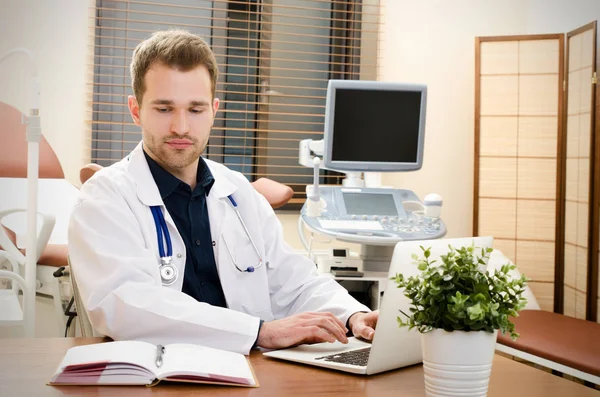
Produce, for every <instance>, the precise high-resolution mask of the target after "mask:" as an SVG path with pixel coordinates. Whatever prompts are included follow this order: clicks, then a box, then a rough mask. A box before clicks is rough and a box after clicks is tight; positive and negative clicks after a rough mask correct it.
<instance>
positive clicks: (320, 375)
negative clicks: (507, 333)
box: [0, 338, 600, 397]
mask: <svg viewBox="0 0 600 397" xmlns="http://www.w3.org/2000/svg"><path fill="white" fill-rule="evenodd" d="M101 340H102V339H100V338H85V339H84V338H76V339H73V338H38V339H0V396H6V397H12V396H113V395H118V396H191V395H196V394H199V393H206V394H207V395H211V396H214V395H228V396H229V395H231V396H305V395H306V396H376V397H385V396H398V395H402V396H403V397H413V396H415V397H417V396H418V397H423V396H425V390H424V383H423V367H422V366H421V365H416V366H412V367H409V368H404V369H401V370H396V371H390V372H387V373H383V374H379V375H372V376H368V377H366V376H362V375H350V374H344V373H341V372H336V371H330V370H325V369H319V368H316V367H310V366H303V365H296V364H292V363H286V362H281V361H276V360H274V359H269V358H266V357H263V356H262V355H261V353H260V352H257V351H254V352H252V354H251V361H252V366H253V367H254V370H255V372H256V376H257V377H258V380H259V382H260V385H261V386H260V388H256V389H250V388H242V387H225V386H206V385H200V386H198V385H181V384H176V383H171V384H160V385H158V386H156V387H153V388H147V387H144V386H125V387H109V386H100V387H96V386H85V387H76V386H61V387H53V386H47V385H46V382H47V381H48V380H49V379H50V377H51V376H52V374H53V373H54V371H55V369H56V367H57V366H58V364H59V363H60V361H61V359H62V358H63V355H64V354H65V352H66V350H67V349H68V348H69V347H72V346H76V345H83V344H89V343H95V342H100V341H101ZM399 391H402V392H401V393H400V394H399ZM488 396H489V397H507V396H508V397H517V396H528V397H538V396H539V397H542V396H543V397H554V396H556V397H559V396H560V397H570V396H573V397H588V396H589V397H599V396H600V391H596V390H593V389H591V388H588V387H585V386H583V385H580V384H577V383H574V382H572V381H569V380H566V379H562V378H559V377H557V376H554V375H551V374H549V373H546V372H543V371H541V370H538V369H535V368H532V367H529V366H527V365H525V364H521V363H517V362H514V361H511V360H509V359H507V358H504V357H501V356H496V357H495V358H494V364H493V369H492V378H491V381H490V388H489V392H488Z"/></svg>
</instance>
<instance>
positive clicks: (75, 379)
mask: <svg viewBox="0 0 600 397" xmlns="http://www.w3.org/2000/svg"><path fill="white" fill-rule="evenodd" d="M161 380H163V381H174V382H192V383H210V384H219V385H230V386H247V387H258V381H257V379H256V377H255V376H254V373H253V371H252V368H251V367H250V362H249V361H248V359H247V358H246V356H244V355H243V354H239V353H232V352H229V351H225V350H219V349H212V348H209V347H203V346H198V345H191V344H171V345H166V346H164V347H163V346H156V345H153V344H151V343H146V342H138V341H120V342H107V343H98V344H92V345H85V346H77V347H72V348H70V349H69V350H68V351H67V354H66V355H65V357H64V358H63V360H62V362H61V363H60V365H59V366H58V369H57V370H56V372H55V374H54V376H53V377H52V380H51V381H50V383H49V384H50V385H155V384H157V383H158V382H160V381H161Z"/></svg>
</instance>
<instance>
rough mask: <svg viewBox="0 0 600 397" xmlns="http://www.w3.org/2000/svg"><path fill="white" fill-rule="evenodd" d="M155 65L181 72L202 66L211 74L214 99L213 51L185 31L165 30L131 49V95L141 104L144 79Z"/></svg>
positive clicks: (144, 88)
mask: <svg viewBox="0 0 600 397" xmlns="http://www.w3.org/2000/svg"><path fill="white" fill-rule="evenodd" d="M155 63H162V64H164V65H166V66H168V67H170V68H174V69H178V70H181V71H184V72H187V71H188V70H192V69H195V68H197V67H198V66H201V65H204V66H206V68H207V69H208V72H209V73H210V79H211V83H212V87H211V92H212V96H213V98H214V97H215V86H216V85H217V77H218V75H219V70H218V68H217V61H216V59H215V55H214V54H213V52H212V50H211V49H210V47H209V46H208V44H207V43H206V41H204V40H203V39H202V38H201V37H199V36H197V35H195V34H192V33H190V32H188V31H185V30H164V31H159V32H155V33H153V34H152V35H151V36H150V37H149V38H147V39H146V40H144V41H142V42H141V43H140V44H138V45H137V47H135V50H133V59H132V60H131V66H130V70H131V83H132V86H133V94H134V95H135V97H136V98H137V100H138V103H139V105H140V106H141V104H142V97H143V96H144V92H145V91H146V84H145V81H144V77H145V76H146V73H147V72H148V69H150V67H151V66H152V65H154V64H155Z"/></svg>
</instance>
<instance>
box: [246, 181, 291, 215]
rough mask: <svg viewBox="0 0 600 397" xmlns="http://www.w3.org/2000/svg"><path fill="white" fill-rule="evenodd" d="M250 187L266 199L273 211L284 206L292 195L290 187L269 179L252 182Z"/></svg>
mask: <svg viewBox="0 0 600 397" xmlns="http://www.w3.org/2000/svg"><path fill="white" fill-rule="evenodd" d="M252 186H253V187H254V189H256V191H257V192H259V193H260V194H262V195H263V196H264V197H265V198H266V199H267V201H268V202H269V204H271V207H273V208H274V209H275V208H279V207H282V206H283V205H285V204H286V203H287V202H288V201H290V199H291V198H292V196H293V195H294V190H293V189H292V188H291V187H289V186H287V185H284V184H283V183H280V182H277V181H274V180H272V179H269V178H259V179H257V180H256V181H254V182H252Z"/></svg>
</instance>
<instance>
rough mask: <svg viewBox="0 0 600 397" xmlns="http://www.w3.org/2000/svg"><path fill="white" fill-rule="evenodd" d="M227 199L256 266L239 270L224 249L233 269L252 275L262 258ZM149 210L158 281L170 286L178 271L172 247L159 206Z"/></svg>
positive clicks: (232, 201) (236, 211)
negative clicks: (256, 257) (155, 237)
mask: <svg viewBox="0 0 600 397" xmlns="http://www.w3.org/2000/svg"><path fill="white" fill-rule="evenodd" d="M227 198H228V199H229V202H230V203H231V205H232V206H233V210H234V211H235V213H236V215H237V217H238V219H239V220H240V223H241V224H242V227H243V228H244V232H245V233H246V236H248V239H249V240H250V243H251V244H252V248H254V252H256V255H257V256H258V264H257V265H256V266H248V267H246V269H243V268H240V266H239V265H238V263H237V261H236V260H235V258H234V256H233V255H232V254H231V251H230V250H229V247H228V246H227V243H226V242H225V247H226V248H227V252H228V253H229V257H230V258H231V261H232V262H233V265H234V266H235V268H236V269H237V270H238V271H240V272H247V273H252V272H254V271H255V270H256V269H258V268H260V267H261V266H262V265H263V258H262V255H261V254H260V252H259V251H258V248H257V247H256V244H254V240H253V239H252V236H251V235H250V232H249V231H248V228H247V227H246V223H245V222H244V219H243V218H242V215H241V214H240V210H239V209H238V205H237V203H236V202H235V200H234V199H233V196H232V195H229V196H227ZM150 210H151V211H152V216H153V217H154V224H155V225H156V236H157V239H158V253H159V254H160V263H159V266H158V270H159V273H160V279H161V281H162V284H163V285H172V284H173V283H174V282H175V281H177V277H178V271H177V268H176V267H175V266H174V265H173V263H172V260H173V246H172V245H171V235H170V234H169V229H168V228H167V222H166V221H165V217H164V215H163V213H162V210H161V208H160V206H158V205H155V206H151V207H150ZM163 236H164V241H166V243H167V252H165V248H164V245H163ZM223 241H225V240H223Z"/></svg>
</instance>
